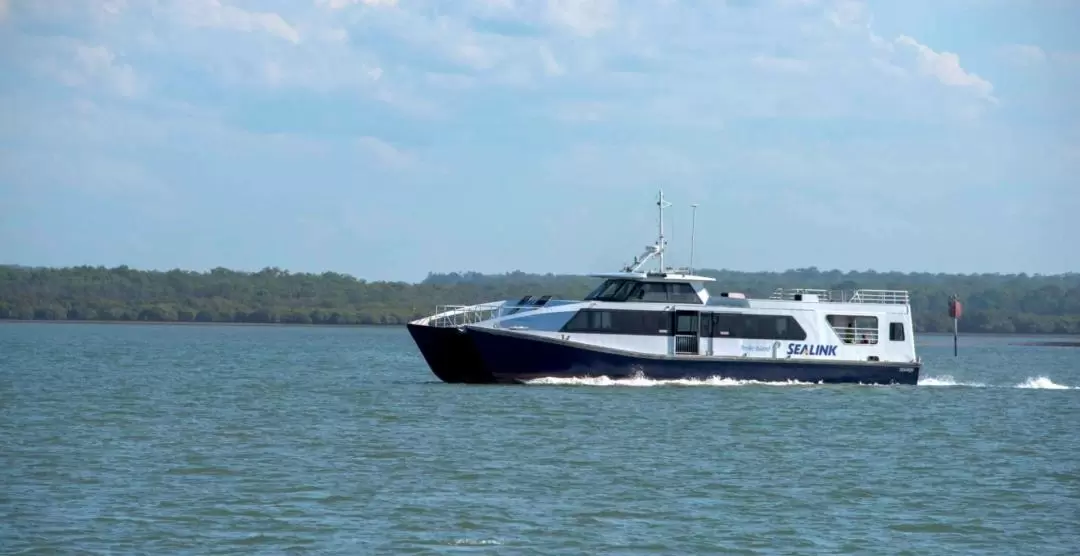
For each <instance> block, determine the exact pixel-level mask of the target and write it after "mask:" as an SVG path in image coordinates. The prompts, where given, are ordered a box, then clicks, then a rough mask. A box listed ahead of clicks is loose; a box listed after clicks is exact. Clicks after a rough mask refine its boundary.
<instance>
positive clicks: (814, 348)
mask: <svg viewBox="0 0 1080 556" xmlns="http://www.w3.org/2000/svg"><path fill="white" fill-rule="evenodd" d="M837 347H839V346H835V345H824V344H788V347H787V354H788V357H790V356H792V355H822V356H825V357H836V348H837Z"/></svg>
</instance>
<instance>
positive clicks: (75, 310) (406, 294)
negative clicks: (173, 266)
mask: <svg viewBox="0 0 1080 556" xmlns="http://www.w3.org/2000/svg"><path fill="white" fill-rule="evenodd" d="M701 273H702V274H705V275H709V276H712V277H714V278H716V279H717V280H718V283H717V284H715V285H714V286H713V287H712V289H713V290H714V291H720V289H723V290H727V291H740V292H744V293H746V294H748V295H753V296H767V295H768V294H769V293H770V292H772V290H773V289H774V288H776V287H779V286H786V287H807V288H827V289H844V290H852V289H855V288H872V289H906V290H910V291H911V292H912V307H913V309H914V311H915V325H916V328H917V329H918V330H919V331H921V332H945V331H951V330H952V322H951V321H950V319H949V317H948V314H947V303H948V299H949V295H950V294H952V293H956V294H958V295H959V296H960V299H961V301H962V302H963V303H964V318H963V319H961V321H960V328H961V331H964V332H997V333H1032V334H1033V333H1055V334H1080V274H1075V273H1071V274H1065V275H1056V276H1039V275H1035V276H1028V275H1025V274H1019V275H1001V274H977V275H955V274H928V273H911V274H905V273H898V272H889V273H878V272H872V271H868V272H847V273H844V272H840V271H820V270H818V269H816V268H808V269H797V270H789V271H786V272H780V273H776V272H736V271H729V270H720V271H701ZM597 283H598V281H597V280H596V279H592V278H587V277H582V276H560V275H551V274H547V275H540V274H526V273H521V272H513V273H508V274H502V275H483V274H478V273H465V274H457V273H450V274H431V275H429V276H428V277H427V279H425V280H424V281H423V282H420V283H419V284H409V283H404V282H367V281H364V280H359V279H356V278H353V277H351V276H347V275H344V274H337V273H333V272H326V273H323V274H293V273H290V272H287V271H283V270H280V269H277V268H267V269H264V270H262V271H260V272H254V273H251V272H236V271H232V270H227V269H223V268H217V269H214V270H212V271H210V272H205V273H199V272H188V271H181V270H173V271H169V272H156V271H141V270H133V269H130V268H127V267H119V268H111V269H109V268H103V267H75V268H27V267H18V266H0V319H18V320H69V321H90V320H94V321H152V322H175V321H182V322H243V323H295V324H312V323H314V324H402V323H405V322H407V321H408V320H410V319H413V318H417V317H420V316H423V315H426V314H430V313H431V312H432V311H433V310H434V308H435V305H436V304H441V303H452V304H464V303H476V302H481V301H490V300H495V299H516V298H519V297H521V296H522V295H524V294H533V295H543V294H551V295H552V296H554V297H556V298H580V297H581V296H583V295H584V294H585V293H586V292H588V291H589V290H590V289H592V288H593V287H594V286H595V285H596V284H597Z"/></svg>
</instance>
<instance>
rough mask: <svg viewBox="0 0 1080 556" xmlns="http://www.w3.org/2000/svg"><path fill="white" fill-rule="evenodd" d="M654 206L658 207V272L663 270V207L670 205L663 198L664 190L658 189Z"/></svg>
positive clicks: (664, 245)
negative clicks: (658, 193) (657, 196)
mask: <svg viewBox="0 0 1080 556" xmlns="http://www.w3.org/2000/svg"><path fill="white" fill-rule="evenodd" d="M656 206H657V207H659V208H660V238H659V239H658V240H657V242H656V246H657V247H659V248H660V272H664V247H666V244H665V243H664V209H665V208H667V207H670V206H671V203H669V202H667V201H665V200H664V190H663V189H661V190H660V197H659V198H657V200H656Z"/></svg>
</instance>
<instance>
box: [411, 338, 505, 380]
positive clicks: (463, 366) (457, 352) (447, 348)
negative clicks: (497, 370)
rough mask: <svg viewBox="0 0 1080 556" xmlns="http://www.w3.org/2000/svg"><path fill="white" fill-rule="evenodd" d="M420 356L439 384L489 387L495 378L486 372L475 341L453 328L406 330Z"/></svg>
mask: <svg viewBox="0 0 1080 556" xmlns="http://www.w3.org/2000/svg"><path fill="white" fill-rule="evenodd" d="M406 328H408V329H409V334H410V335H411V336H412V338H413V341H414V342H416V347H417V348H419V350H420V354H421V355H423V356H424V360H425V361H427V364H428V367H430V368H431V372H432V373H434V374H435V376H437V377H439V380H441V381H443V382H450V383H464V384H489V383H492V382H495V378H494V377H493V376H491V373H489V372H487V371H486V370H485V368H484V363H483V361H482V360H481V359H480V354H479V353H477V352H476V349H475V347H474V346H473V343H472V339H470V338H469V336H468V335H467V334H466V333H465V332H464V331H462V330H460V329H458V328H454V327H439V326H423V325H417V324H409V325H407V326H406Z"/></svg>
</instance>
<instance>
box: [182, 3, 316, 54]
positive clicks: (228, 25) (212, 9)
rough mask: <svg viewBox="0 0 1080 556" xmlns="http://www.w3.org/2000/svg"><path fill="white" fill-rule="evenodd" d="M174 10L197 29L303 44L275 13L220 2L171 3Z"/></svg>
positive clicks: (291, 27)
mask: <svg viewBox="0 0 1080 556" xmlns="http://www.w3.org/2000/svg"><path fill="white" fill-rule="evenodd" d="M171 7H172V9H173V13H174V14H175V15H176V16H178V17H179V18H181V20H182V21H184V22H185V23H187V24H189V25H192V26H195V27H211V28H218V29H228V30H231V31H240V32H251V31H262V32H265V33H269V34H271V35H273V36H276V37H278V38H281V39H284V40H286V41H289V42H291V43H294V44H296V43H299V42H300V34H299V33H298V32H297V31H296V29H295V28H293V26H292V25H289V23H288V22H286V21H285V19H284V18H283V17H281V16H280V15H279V14H277V13H274V12H255V11H248V10H244V9H241V8H237V7H236V6H232V5H226V4H222V3H221V1H220V0H184V1H181V2H176V3H173V4H171Z"/></svg>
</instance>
